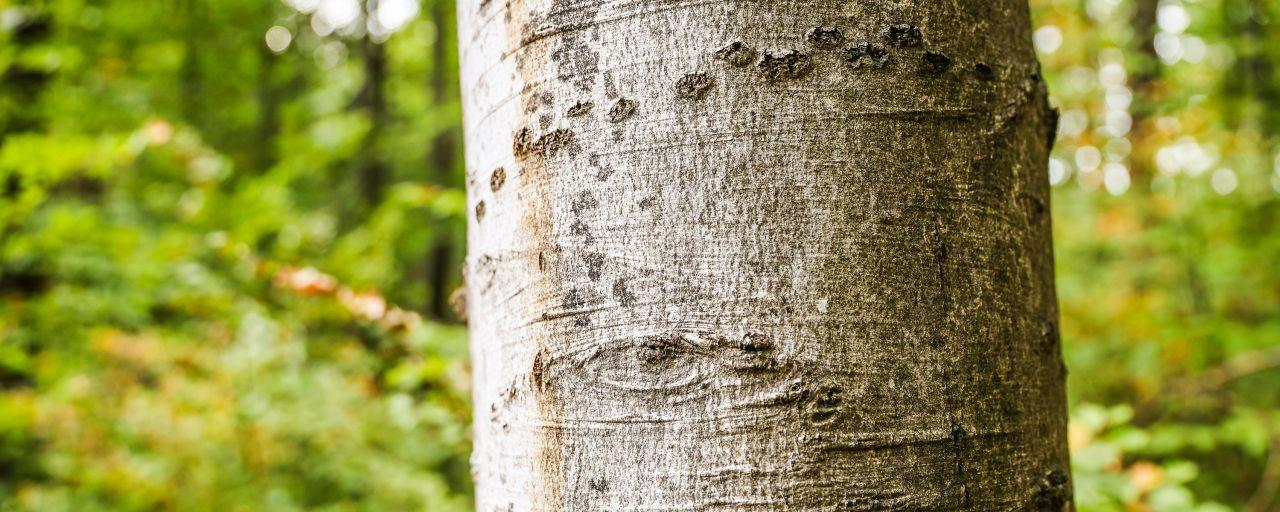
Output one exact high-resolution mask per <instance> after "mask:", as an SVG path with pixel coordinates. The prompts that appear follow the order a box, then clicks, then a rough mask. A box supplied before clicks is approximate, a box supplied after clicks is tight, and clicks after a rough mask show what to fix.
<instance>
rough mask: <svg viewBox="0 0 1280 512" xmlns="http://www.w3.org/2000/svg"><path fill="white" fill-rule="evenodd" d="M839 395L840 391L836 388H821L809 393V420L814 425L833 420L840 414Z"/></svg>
mask: <svg viewBox="0 0 1280 512" xmlns="http://www.w3.org/2000/svg"><path fill="white" fill-rule="evenodd" d="M841 393H842V390H841V389H840V388H839V387H837V386H822V387H819V388H817V389H815V390H813V392H811V393H809V396H808V398H809V400H807V403H808V404H807V405H808V409H809V419H810V420H812V421H813V423H814V424H816V425H822V424H826V423H830V422H831V421H832V420H834V419H835V418H836V415H837V414H839V412H840V403H841V402H842V398H841V396H840V395H841Z"/></svg>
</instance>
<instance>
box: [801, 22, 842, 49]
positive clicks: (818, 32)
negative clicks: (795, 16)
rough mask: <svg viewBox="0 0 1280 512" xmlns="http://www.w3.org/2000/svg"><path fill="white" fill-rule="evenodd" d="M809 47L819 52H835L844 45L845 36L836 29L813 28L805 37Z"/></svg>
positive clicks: (828, 27)
mask: <svg viewBox="0 0 1280 512" xmlns="http://www.w3.org/2000/svg"><path fill="white" fill-rule="evenodd" d="M804 39H805V41H808V42H809V45H811V46H813V47H814V48H817V49H819V50H834V49H836V48H839V47H840V45H841V44H844V34H843V33H841V32H840V29H838V28H836V27H830V26H824V27H813V28H811V29H809V31H808V32H806V33H805V35H804Z"/></svg>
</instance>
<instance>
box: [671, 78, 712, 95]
mask: <svg viewBox="0 0 1280 512" xmlns="http://www.w3.org/2000/svg"><path fill="white" fill-rule="evenodd" d="M712 83H714V81H713V80H712V78H711V75H708V74H706V73H689V74H687V75H685V76H682V77H680V79H679V80H677V81H676V96H679V97H681V98H688V99H694V100H696V99H701V98H702V96H703V95H704V94H706V93H707V89H710V88H711V85H712Z"/></svg>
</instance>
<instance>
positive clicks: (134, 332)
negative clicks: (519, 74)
mask: <svg viewBox="0 0 1280 512" xmlns="http://www.w3.org/2000/svg"><path fill="white" fill-rule="evenodd" d="M1032 6H1033V9H1034V13H1035V20H1036V27H1037V29H1036V31H1035V44H1036V47H1037V49H1038V51H1039V52H1040V55H1041V58H1042V60H1043V62H1044V65H1045V75H1046V77H1047V78H1048V80H1049V83H1050V87H1051V90H1052V92H1053V97H1054V102H1055V104H1056V105H1058V106H1059V108H1060V109H1061V111H1062V120H1061V124H1060V127H1059V137H1058V145H1057V148H1056V150H1055V151H1054V156H1053V159H1052V161H1051V163H1050V167H1049V172H1050V180H1051V181H1052V183H1053V184H1054V196H1053V202H1054V204H1053V216H1054V223H1055V237H1056V242H1055V243H1056V252H1057V262H1058V283H1059V294H1060V296H1061V304H1062V322H1061V327H1060V330H1061V333H1062V336H1063V340H1064V350H1065V352H1066V357H1067V362H1068V366H1069V368H1070V376H1069V379H1070V383H1069V386H1070V387H1069V389H1070V395H1071V396H1070V398H1071V424H1070V441H1071V449H1072V456H1073V462H1074V466H1075V478H1076V481H1075V482H1076V483H1075V486H1076V500H1077V505H1078V508H1079V509H1080V510H1082V511H1221V510H1246V511H1251V512H1260V511H1269V510H1280V412H1278V411H1280V407H1278V405H1280V236H1278V235H1280V71H1278V70H1277V67H1280V2H1275V1H1273V0H1034V1H1033V2H1032ZM456 50H457V48H456V35H455V27H454V7H453V5H452V2H451V1H446V0H421V1H420V0H285V1H284V2H280V1H279V0H169V1H155V0H25V1H15V0H0V79H2V82H0V511H3V512H8V511H99V510H111V511H158V510H174V511H206V510H227V511H258V510H270V511H289V510H329V511H359V510H368V511H389V510H431V511H449V510H468V509H469V508H470V507H471V499H470V492H471V490H470V481H469V471H468V464H467V456H468V449H469V448H468V444H469V441H468V427H467V425H468V423H469V421H470V408H469V407H470V406H469V404H468V396H469V391H468V382H469V375H468V370H467V365H466V331H465V328H464V327H463V324H462V322H461V320H460V319H459V317H458V316H457V314H456V313H455V312H454V310H453V308H452V307H451V306H450V295H451V294H452V292H453V291H454V290H456V289H457V288H458V287H459V286H460V285H461V282H460V280H461V279H460V273H459V268H460V266H461V262H462V258H463V252H464V239H465V233H464V228H465V223H464V221H463V215H464V195H463V194H464V192H463V186H462V185H463V184H462V179H463V169H462V164H461V159H460V149H461V147H460V146H461V137H460V133H459V132H460V130H459V124H460V114H459V108H458V101H457V96H458V90H457V87H458V86H457V75H456V68H457V62H456V59H457V58H456V53H457V52H456Z"/></svg>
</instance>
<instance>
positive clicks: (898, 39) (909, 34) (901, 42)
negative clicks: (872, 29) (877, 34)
mask: <svg viewBox="0 0 1280 512" xmlns="http://www.w3.org/2000/svg"><path fill="white" fill-rule="evenodd" d="M885 39H886V40H888V41H889V43H890V44H893V45H894V46H897V47H899V48H914V47H917V46H920V45H922V44H924V33H923V32H921V31H920V27H917V26H915V25H910V24H906V23H903V24H899V25H894V26H892V27H889V31H888V32H887V33H886V34H885Z"/></svg>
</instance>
